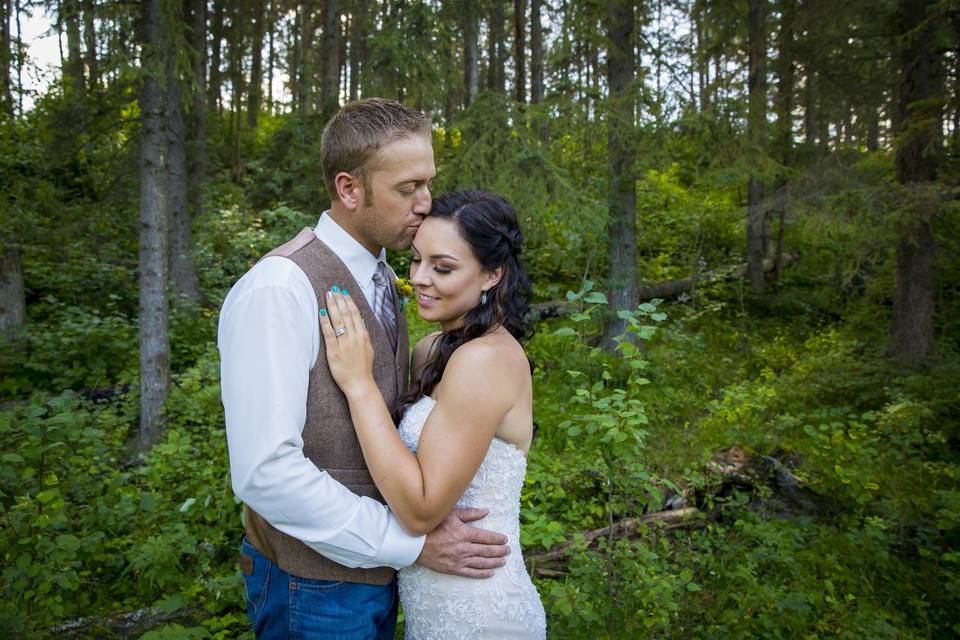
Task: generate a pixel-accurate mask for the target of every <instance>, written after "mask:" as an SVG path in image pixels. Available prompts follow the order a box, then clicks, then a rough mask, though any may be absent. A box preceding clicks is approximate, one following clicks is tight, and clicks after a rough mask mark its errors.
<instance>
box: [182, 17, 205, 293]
mask: <svg viewBox="0 0 960 640" xmlns="http://www.w3.org/2000/svg"><path fill="white" fill-rule="evenodd" d="M187 2H188V3H189V4H190V5H191V10H190V20H191V35H190V39H191V44H192V45H193V49H194V57H193V77H194V84H193V92H192V103H193V108H192V109H191V114H190V115H191V135H190V138H189V142H188V143H187V158H188V161H189V172H188V184H187V194H188V198H189V202H190V207H189V211H190V215H189V216H188V219H189V220H196V219H197V218H200V217H201V216H203V210H204V207H203V198H204V192H205V190H206V184H207V165H208V160H207V104H206V100H205V96H206V79H205V73H204V72H205V67H206V65H205V62H206V61H205V60H204V58H205V53H206V41H207V34H206V25H207V0H187ZM187 231H188V233H189V234H190V235H189V237H187V238H186V246H187V247H188V255H191V256H192V253H193V233H192V229H191V228H190V226H188V227H187ZM190 266H191V270H192V272H193V280H194V282H195V288H193V290H191V288H188V287H185V288H184V289H183V290H182V291H180V292H179V293H181V295H184V296H186V297H187V298H188V299H190V300H193V301H195V302H197V303H202V302H203V293H202V292H201V290H200V285H199V282H196V280H197V274H196V265H195V263H194V262H193V260H192V259H191V261H190ZM184 282H188V281H187V280H184Z"/></svg>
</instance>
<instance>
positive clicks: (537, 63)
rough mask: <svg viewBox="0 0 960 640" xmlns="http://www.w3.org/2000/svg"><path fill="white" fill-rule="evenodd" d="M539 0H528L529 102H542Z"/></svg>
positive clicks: (541, 33)
mask: <svg viewBox="0 0 960 640" xmlns="http://www.w3.org/2000/svg"><path fill="white" fill-rule="evenodd" d="M540 4H541V0H530V102H532V103H533V104H540V103H541V102H543V22H542V21H541V17H540Z"/></svg>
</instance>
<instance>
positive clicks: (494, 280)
mask: <svg viewBox="0 0 960 640" xmlns="http://www.w3.org/2000/svg"><path fill="white" fill-rule="evenodd" d="M502 278H503V265H500V266H499V267H497V268H496V269H494V270H493V271H487V278H486V280H485V281H484V283H483V285H482V286H481V288H482V289H483V290H484V291H490V289H493V288H494V287H495V286H497V284H498V283H499V282H500V280H501V279H502Z"/></svg>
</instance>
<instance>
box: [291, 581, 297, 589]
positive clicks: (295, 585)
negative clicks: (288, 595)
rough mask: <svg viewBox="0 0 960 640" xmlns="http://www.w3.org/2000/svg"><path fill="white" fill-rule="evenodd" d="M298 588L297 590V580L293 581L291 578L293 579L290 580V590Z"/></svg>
mask: <svg viewBox="0 0 960 640" xmlns="http://www.w3.org/2000/svg"><path fill="white" fill-rule="evenodd" d="M296 590H297V583H296V582H293V581H292V580H291V581H290V591H296Z"/></svg>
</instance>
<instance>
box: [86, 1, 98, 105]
mask: <svg viewBox="0 0 960 640" xmlns="http://www.w3.org/2000/svg"><path fill="white" fill-rule="evenodd" d="M95 20H96V13H95V9H94V2H93V0H83V40H84V46H85V47H86V49H87V56H86V57H87V84H88V86H89V87H90V90H91V91H92V90H93V89H95V88H96V87H97V85H98V84H99V83H100V65H99V62H98V59H97V31H96V22H95Z"/></svg>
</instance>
